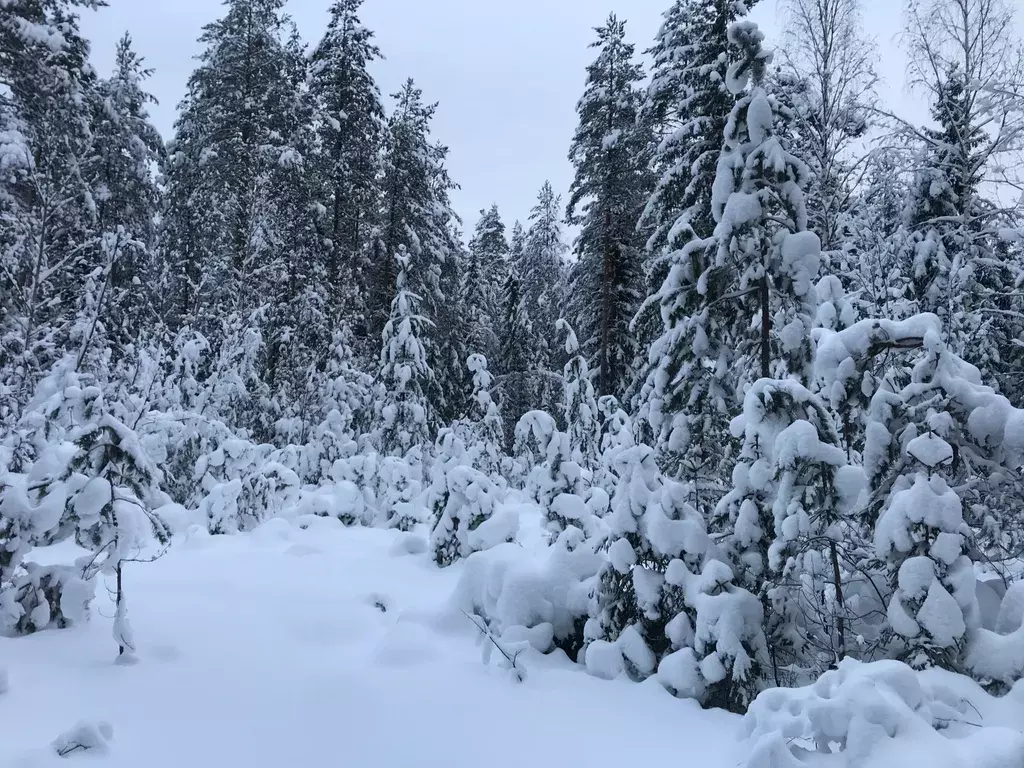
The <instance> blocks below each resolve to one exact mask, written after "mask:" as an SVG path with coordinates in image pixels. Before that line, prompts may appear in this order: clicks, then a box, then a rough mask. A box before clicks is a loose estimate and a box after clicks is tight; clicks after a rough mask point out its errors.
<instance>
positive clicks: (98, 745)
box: [50, 720, 114, 757]
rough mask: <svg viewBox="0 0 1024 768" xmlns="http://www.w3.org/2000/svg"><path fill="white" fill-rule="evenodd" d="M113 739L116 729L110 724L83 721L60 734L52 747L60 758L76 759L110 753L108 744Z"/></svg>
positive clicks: (51, 744) (52, 743)
mask: <svg viewBox="0 0 1024 768" xmlns="http://www.w3.org/2000/svg"><path fill="white" fill-rule="evenodd" d="M113 738H114V729H113V728H112V727H111V726H110V723H105V722H98V723H93V722H88V721H85V720H83V721H82V722H80V723H78V724H77V725H76V726H75V727H74V728H71V729H70V730H67V731H65V732H64V733H62V734H60V736H58V737H57V738H56V739H54V740H53V741H52V742H51V743H50V746H51V747H52V748H53V751H54V752H56V753H57V754H58V755H59V756H60V757H75V756H77V755H79V754H82V753H90V754H92V755H105V754H107V753H108V752H109V751H110V747H109V746H108V744H109V742H110V740H111V739H113Z"/></svg>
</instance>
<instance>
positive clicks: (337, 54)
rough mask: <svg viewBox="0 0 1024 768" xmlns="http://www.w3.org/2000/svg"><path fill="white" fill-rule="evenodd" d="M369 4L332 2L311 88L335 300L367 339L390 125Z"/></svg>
mask: <svg viewBox="0 0 1024 768" xmlns="http://www.w3.org/2000/svg"><path fill="white" fill-rule="evenodd" d="M361 6H362V0H335V2H333V3H332V5H331V7H330V21H329V22H328V24H327V31H326V32H325V33H324V36H323V38H321V40H320V42H319V44H318V45H317V46H316V48H315V49H314V51H313V53H312V57H311V64H310V84H309V88H310V94H311V96H312V99H313V102H314V110H315V119H316V124H317V134H318V135H317V144H318V146H317V152H316V155H315V157H314V159H313V162H314V165H315V167H316V173H317V174H318V175H319V176H320V177H321V178H320V180H319V181H320V183H321V184H322V185H323V187H322V188H323V194H324V197H323V200H322V201H321V202H322V204H323V205H324V206H325V207H326V208H327V216H328V224H327V227H326V229H327V232H328V234H329V237H330V246H329V256H328V260H327V269H326V277H327V281H328V286H329V287H330V290H331V299H332V302H331V305H332V308H334V309H335V311H337V310H338V309H341V308H344V310H345V311H346V312H348V313H349V317H351V318H352V320H351V322H352V324H353V327H354V330H355V331H356V335H357V337H358V338H359V339H360V340H363V339H365V337H366V335H367V332H368V327H367V312H368V298H369V295H370V294H369V290H370V288H371V287H372V286H373V278H374V271H375V270H376V269H377V265H376V264H374V263H373V238H374V235H375V233H376V228H377V227H378V226H379V221H378V216H379V211H380V191H381V190H380V172H381V149H382V147H383V143H384V134H385V129H386V126H385V120H384V106H383V104H382V103H381V97H380V91H379V90H378V88H377V84H376V83H375V82H374V80H373V77H372V76H371V75H370V72H369V67H370V66H372V65H373V63H374V62H375V61H377V60H379V59H380V58H382V57H381V52H380V50H379V49H378V48H377V46H376V45H375V44H374V42H373V32H371V31H370V30H369V29H367V28H366V27H365V26H363V24H362V23H361V21H360V19H359V9H360V7H361ZM392 252H393V251H392Z"/></svg>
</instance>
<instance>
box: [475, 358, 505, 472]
mask: <svg viewBox="0 0 1024 768" xmlns="http://www.w3.org/2000/svg"><path fill="white" fill-rule="evenodd" d="M466 368H467V369H468V370H469V372H470V375H471V376H472V377H473V396H472V398H470V410H469V414H468V417H469V427H470V429H469V433H470V434H469V438H470V440H469V441H468V445H469V450H470V453H471V457H472V459H473V463H474V464H475V465H476V466H477V467H478V468H479V469H480V470H481V471H482V472H483V473H484V474H485V475H487V476H488V477H496V476H498V475H499V474H500V473H501V470H502V466H501V465H502V457H503V455H504V450H505V428H504V423H503V420H502V418H501V412H500V410H499V409H498V404H497V403H495V402H494V398H492V397H491V387H492V386H493V384H494V377H493V376H491V374H490V371H488V370H487V358H485V357H484V356H483V355H470V356H469V359H468V360H467V361H466Z"/></svg>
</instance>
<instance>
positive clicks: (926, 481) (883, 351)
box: [0, 0, 1024, 765]
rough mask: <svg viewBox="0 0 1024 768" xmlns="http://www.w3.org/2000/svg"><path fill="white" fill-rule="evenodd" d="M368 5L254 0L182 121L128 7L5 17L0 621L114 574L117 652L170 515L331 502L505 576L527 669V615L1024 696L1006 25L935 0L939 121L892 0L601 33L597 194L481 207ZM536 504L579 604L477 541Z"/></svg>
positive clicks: (553, 635)
mask: <svg viewBox="0 0 1024 768" xmlns="http://www.w3.org/2000/svg"><path fill="white" fill-rule="evenodd" d="M371 1H372V0H371ZM762 1H763V2H768V0H762ZM669 2H670V0H666V3H669ZM362 4H363V0H335V1H334V2H333V3H332V5H331V7H330V14H329V23H328V24H327V26H326V28H325V29H324V30H323V34H322V37H320V39H319V40H315V41H307V40H303V39H301V38H300V36H299V34H298V32H297V30H296V28H295V26H294V24H293V23H292V22H291V21H290V19H289V17H288V15H287V8H286V7H285V2H284V0H224V2H223V4H222V8H221V10H220V18H219V19H218V20H217V21H215V22H213V23H211V24H209V25H207V26H206V27H205V28H204V29H203V32H202V37H201V38H200V43H201V46H202V53H201V55H200V56H199V58H198V60H197V61H196V64H195V68H194V71H193V72H192V74H191V76H190V77H189V79H188V84H187V91H186V95H185V97H184V99H183V100H182V101H181V103H180V104H179V105H178V113H177V114H178V116H177V121H176V123H175V126H174V134H173V136H167V137H164V136H161V135H160V133H159V131H158V130H157V129H156V128H155V127H154V125H153V123H152V122H151V120H150V117H149V113H148V109H149V107H150V104H151V102H152V97H151V96H150V94H149V92H148V91H147V79H148V77H149V76H150V75H151V74H152V73H151V72H150V70H149V69H148V68H147V65H146V61H145V58H144V57H145V51H136V50H135V48H134V47H133V43H132V40H131V39H130V37H129V36H127V35H125V37H124V38H123V39H122V40H121V42H120V44H119V45H118V47H117V56H116V66H115V67H114V69H113V71H110V72H98V71H96V70H95V69H94V68H93V66H92V65H91V64H90V53H91V52H90V44H89V42H88V40H87V39H86V38H85V37H84V36H83V34H82V32H81V31H80V29H79V26H78V25H79V17H80V15H81V14H84V13H93V12H97V13H104V12H105V11H104V10H103V8H102V6H103V5H104V3H103V2H102V0H0V635H5V636H15V635H17V636H24V635H31V634H34V633H37V632H40V631H42V630H59V631H64V630H65V629H66V628H70V627H73V626H75V625H80V624H81V623H82V622H84V621H85V620H86V618H87V617H89V616H90V612H91V608H90V606H91V605H92V603H93V601H94V600H95V599H96V592H97V585H98V584H107V585H108V588H110V589H112V590H113V594H114V598H113V604H114V606H115V611H114V615H113V617H112V619H113V625H114V638H115V641H116V645H117V652H118V654H119V655H129V656H130V655H132V654H134V652H135V639H134V635H133V632H132V625H131V623H130V622H129V620H128V610H127V596H128V595H130V594H131V593H132V586H133V578H134V576H135V574H136V573H138V572H139V571H141V570H142V569H145V568H149V567H152V566H150V565H148V564H144V563H149V561H151V560H154V559H156V558H158V557H160V556H162V555H163V554H164V553H165V552H171V553H173V551H174V549H175V547H176V542H177V540H178V539H179V538H180V536H181V534H182V533H183V528H188V527H189V526H188V525H184V524H183V523H182V521H183V520H187V521H188V522H189V524H190V525H191V526H192V527H195V526H199V527H201V528H203V529H205V531H206V532H207V533H208V534H210V535H212V536H213V537H222V536H223V537H227V536H236V535H239V536H240V535H244V534H246V532H251V531H253V530H254V529H256V528H258V527H259V526H260V525H261V524H264V523H265V522H266V521H268V520H271V519H274V518H277V517H285V518H294V517H295V516H296V515H307V516H309V515H312V516H319V517H327V518H336V519H337V520H340V521H341V523H343V524H344V525H345V526H350V527H370V528H386V529H398V531H401V532H403V533H409V534H410V535H412V534H414V533H418V534H421V535H422V536H423V537H424V544H423V548H424V549H423V554H424V556H425V557H429V558H430V560H431V561H432V562H433V563H434V566H433V567H435V568H441V569H446V568H449V567H453V566H457V567H460V568H461V567H464V568H465V569H466V570H465V571H464V574H466V577H467V578H468V577H469V574H471V573H476V574H477V577H478V578H479V579H480V580H481V581H480V582H479V584H478V585H477V586H479V590H480V594H479V595H477V596H476V597H474V598H473V599H472V601H471V602H472V605H473V611H475V615H477V616H478V617H479V618H480V619H481V621H486V627H485V629H482V630H481V631H482V632H485V634H487V636H488V637H493V638H495V639H494V643H495V645H496V646H498V647H499V650H500V648H501V646H499V643H500V642H502V641H501V640H500V637H501V635H502V632H503V631H505V630H508V629H510V627H512V625H513V624H514V625H516V627H518V629H517V630H516V631H517V632H518V634H517V635H516V636H517V637H519V636H522V637H528V638H529V642H530V643H532V645H533V646H534V647H535V648H536V650H538V651H540V652H541V653H553V652H556V651H557V652H561V653H564V654H565V655H566V656H567V657H568V658H569V659H571V660H572V661H573V662H575V663H577V664H579V665H581V666H583V667H584V668H585V669H586V670H587V671H588V672H590V673H591V674H592V675H595V676H597V677H606V678H607V677H616V676H625V677H627V678H629V679H631V680H636V681H641V680H646V679H648V678H654V679H656V680H658V681H659V682H660V683H661V684H662V685H663V687H664V688H665V689H666V690H667V691H669V693H671V694H672V695H673V696H676V697H679V698H688V699H695V700H697V701H698V702H699V703H700V704H701V705H702V706H704V707H707V708H721V709H726V710H729V711H732V712H738V713H743V712H746V711H747V709H748V708H749V707H750V706H751V703H752V702H754V701H755V699H758V696H759V694H763V693H764V692H766V691H768V690H769V689H776V688H793V687H797V686H803V685H807V684H810V683H813V682H814V681H815V680H818V679H820V678H822V676H823V675H829V674H834V671H835V670H836V668H837V666H838V667H840V669H842V668H843V667H842V665H843V664H844V663H845V661H846V660H848V659H853V660H856V661H858V662H864V663H870V662H895V661H898V662H902V663H904V664H906V665H908V666H909V667H910V668H911V669H913V670H930V669H934V668H938V669H942V670H948V671H949V672H952V673H956V674H959V675H964V676H967V677H969V678H972V679H973V680H974V681H976V682H977V683H978V684H980V685H981V686H982V687H984V688H985V690H987V691H988V692H990V693H992V694H997V695H998V694H1003V693H1006V692H1007V691H1009V690H1010V689H1011V688H1012V687H1013V685H1014V683H1016V682H1017V681H1018V680H1020V679H1021V678H1022V677H1024V627H1022V621H1024V580H1022V579H1024V517H1022V515H1021V509H1022V508H1024V476H1022V474H1021V466H1022V464H1024V286H1022V284H1024V173H1022V171H1024V43H1022V40H1021V38H1020V35H1019V34H1018V32H1017V30H1019V29H1020V28H1021V27H1019V26H1017V25H1018V24H1019V23H1020V20H1019V19H1016V18H1015V17H1014V3H1013V2H1012V1H1011V0H907V4H906V6H905V7H903V8H902V9H901V10H900V12H901V13H903V18H904V24H905V30H904V33H903V35H902V37H901V43H902V45H903V47H904V49H905V51H906V54H907V60H908V62H909V66H908V70H907V72H906V77H907V79H908V86H909V87H910V88H912V89H913V91H914V93H916V94H917V95H918V96H919V97H920V98H922V99H925V100H926V101H927V102H928V105H929V108H930V120H929V122H928V123H927V124H926V125H915V124H912V123H910V122H907V121H906V120H904V119H901V118H900V117H899V116H898V115H897V114H896V111H895V110H894V109H893V107H892V105H888V104H885V103H883V102H882V101H881V100H880V99H879V98H878V97H877V95H876V86H877V84H878V82H879V80H878V77H879V75H878V73H877V72H876V66H877V60H876V58H877V57H876V55H875V53H874V49H873V46H872V42H871V40H870V39H869V38H868V36H867V35H866V33H865V32H864V29H863V24H862V19H861V14H862V8H861V5H860V0H782V2H781V5H780V13H783V14H784V15H785V19H786V23H785V25H784V26H785V29H786V32H785V37H784V39H781V40H766V39H765V36H764V34H763V33H762V32H761V31H760V30H759V29H758V27H757V25H756V24H755V23H754V22H752V21H751V20H750V18H749V16H748V14H749V10H750V5H751V3H747V4H744V2H742V0H675V2H674V3H672V4H671V6H670V7H669V8H667V9H666V10H665V12H664V16H663V20H662V24H661V28H660V32H659V33H658V36H657V38H656V39H655V40H653V41H642V42H641V43H640V44H636V43H634V42H631V41H630V38H629V35H628V28H627V24H626V22H625V21H624V20H623V19H620V18H617V17H616V16H615V15H614V14H613V15H610V16H609V17H608V18H607V21H606V22H605V23H604V24H603V25H602V26H600V27H599V28H597V29H595V30H594V32H593V43H592V63H591V64H590V65H589V66H588V68H587V71H586V85H585V89H584V90H583V92H582V93H581V94H580V96H579V101H578V103H577V104H576V112H577V114H578V127H577V129H576V131H575V134H574V135H573V136H572V137H570V138H571V141H569V143H568V144H567V147H566V150H567V152H568V157H569V159H570V160H571V162H572V165H573V168H574V170H575V177H574V180H573V182H572V185H571V187H570V188H569V189H568V190H565V191H564V194H563V193H562V191H560V190H556V189H554V188H553V187H552V185H551V184H550V183H546V182H544V180H543V179H538V180H537V185H538V187H539V192H538V194H537V197H536V201H535V204H534V205H533V207H532V211H531V213H530V215H529V218H528V220H527V221H522V222H520V221H515V222H508V221H505V220H503V218H502V214H501V211H499V210H498V207H497V206H493V207H491V208H489V209H487V210H483V211H480V214H479V218H478V219H477V220H476V221H474V222H463V221H462V220H460V218H459V216H458V215H457V214H456V212H455V211H454V209H453V206H452V203H451V200H450V194H451V192H452V191H453V190H454V189H455V188H456V184H457V181H458V180H457V179H453V178H451V176H450V175H449V173H448V170H447V168H446V159H447V156H448V152H449V150H448V148H447V147H446V146H444V145H443V144H442V143H440V142H439V141H438V140H437V139H436V138H435V137H434V136H433V135H432V132H431V123H432V119H433V117H434V115H435V110H436V109H437V108H438V105H437V104H435V103H433V102H432V101H431V99H430V96H429V94H425V93H424V92H423V91H422V90H421V89H420V87H419V86H418V85H417V83H416V81H415V80H414V79H411V78H410V79H409V80H408V81H407V82H406V83H405V84H404V85H403V86H402V87H401V89H400V90H399V91H398V92H397V93H395V94H390V95H386V94H382V93H381V91H380V89H379V87H378V85H377V83H376V82H375V80H374V78H373V76H372V75H371V72H372V70H373V67H374V64H375V62H376V61H378V60H379V59H380V57H381V56H382V51H381V50H379V48H378V47H377V44H376V42H375V36H374V33H373V31H372V30H370V29H368V28H367V27H366V26H364V25H363V24H362V22H361V21H360V18H359V15H360V9H361V6H362ZM892 12H893V13H895V12H896V9H895V8H894V9H892ZM385 53H386V52H385ZM412 74H415V73H412ZM526 108H528V105H527V106H526ZM495 183H496V184H499V183H500V180H495ZM510 500H514V501H515V502H516V504H520V503H528V504H530V505H533V507H534V508H535V509H537V510H539V514H540V516H541V520H542V526H543V531H544V535H545V537H546V541H547V542H548V545H549V547H550V552H551V557H552V558H555V557H556V556H557V558H558V559H557V567H555V566H554V565H552V566H551V567H550V568H548V569H547V570H544V571H543V574H544V578H543V579H541V581H543V582H544V584H543V587H540V586H538V587H537V589H538V590H541V589H542V590H546V591H544V594H545V595H547V596H548V598H549V601H548V603H546V605H548V608H545V609H544V610H545V611H548V615H544V616H541V615H540V614H538V615H533V614H531V615H530V616H526V617H525V618H524V617H523V616H522V615H520V614H515V616H512V615H511V614H510V613H509V609H508V601H506V602H504V603H503V601H502V589H504V587H501V586H500V585H501V584H505V586H506V587H507V588H508V589H509V590H512V589H515V588H516V587H515V585H514V584H512V583H511V582H509V583H505V582H501V578H500V577H499V575H497V572H492V571H486V568H485V566H486V564H487V562H489V561H488V560H487V558H486V556H484V555H481V554H478V553H484V554H486V553H487V552H488V551H489V550H493V549H495V548H501V547H503V546H504V545H507V544H508V543H510V542H512V543H514V542H516V540H517V535H518V533H519V531H520V529H521V526H522V521H521V519H520V514H519V512H517V511H516V510H517V509H519V507H517V506H515V505H513V504H511V501H510ZM72 543H73V544H74V547H70V546H69V545H70V544H72ZM501 551H506V550H504V549H502V550H501ZM46 552H51V553H58V552H59V553H65V554H66V553H67V552H73V553H74V556H73V557H70V558H65V559H63V560H60V559H59V558H57V561H55V558H54V557H52V556H48V557H42V558H40V557H38V556H37V555H38V554H39V553H46ZM129 564H130V566H131V567H128V566H129ZM474 564H475V565H474ZM474 567H476V568H477V570H476V571H473V568H474ZM485 571H486V573H485ZM487 574H489V575H487ZM485 582H486V584H488V585H490V586H488V587H486V588H485V587H484V584H485ZM115 583H116V586H110V585H113V584H115ZM496 584H497V585H499V586H497V587H496V586H495V585H496ZM982 586H985V588H986V589H987V590H988V591H987V592H986V593H985V594H986V595H989V594H990V595H995V596H996V597H995V599H996V602H995V605H994V606H993V605H989V604H987V603H983V602H982V603H980V602H979V595H980V594H981V593H980V591H979V590H981V587H982ZM495 589H497V592H495ZM503 606H504V607H503ZM551 606H554V607H553V608H552V607H551ZM381 610H384V609H383V608H382V609H381ZM513 613H515V612H514V611H513ZM541 613H543V611H542V612H541ZM467 615H469V614H468V613H467ZM110 618H111V617H109V616H108V617H107V619H104V618H102V617H99V616H95V615H93V616H92V618H91V619H89V620H90V621H106V620H109V619H110ZM540 625H544V626H545V627H546V628H547V629H545V630H544V631H538V627H539V626H540ZM480 626H484V625H483V624H481V625H480ZM524 627H525V628H524ZM513 634H515V633H513ZM511 636H512V634H509V635H507V637H506V642H511V641H509V640H507V638H508V637H511ZM17 642H21V639H20V638H19V640H18V641H17ZM4 647H6V646H4ZM508 658H509V660H510V661H511V662H512V666H513V667H515V661H514V657H513V656H512V655H509V656H508ZM0 661H2V659H0ZM0 682H2V681H0ZM2 687H3V686H2V685H0V692H2ZM1018 691H1019V688H1018ZM773 765H774V764H773ZM779 765H782V764H781V763H780V764H779Z"/></svg>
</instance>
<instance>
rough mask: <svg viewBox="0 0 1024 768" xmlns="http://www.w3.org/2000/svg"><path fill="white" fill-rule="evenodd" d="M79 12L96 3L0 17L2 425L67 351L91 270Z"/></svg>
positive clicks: (25, 9) (30, 6)
mask: <svg viewBox="0 0 1024 768" xmlns="http://www.w3.org/2000/svg"><path fill="white" fill-rule="evenodd" d="M80 7H84V8H87V9H92V8H97V7H99V3H98V2H94V1H93V0H83V2H76V1H75V0H46V1H45V2H30V3H26V2H18V3H13V4H12V3H8V4H6V5H5V7H4V11H3V13H2V14H0V82H3V83H4V88H3V89H2V90H3V92H2V93H0V130H2V131H3V136H4V138H3V157H4V174H3V177H2V178H0V222H2V226H0V400H3V401H4V404H3V406H0V411H8V414H7V415H8V417H13V416H14V415H15V414H16V413H17V412H18V411H19V410H20V407H21V406H23V405H24V404H25V402H27V400H28V398H29V397H30V396H31V394H32V391H33V389H34V386H35V384H36V382H37V381H38V380H39V378H40V377H41V376H42V375H43V373H44V372H45V371H48V370H49V369H50V368H51V367H52V365H53V364H54V363H55V362H56V361H57V360H58V359H59V358H60V357H61V356H62V353H63V350H64V349H65V348H66V347H67V346H68V345H69V343H70V340H69V338H68V335H69V330H70V329H72V328H74V327H75V315H76V314H77V313H78V312H79V310H80V309H81V304H82V301H81V300H82V291H81V288H82V286H83V284H84V283H85V282H86V279H87V276H88V275H90V274H93V273H94V271H95V270H97V269H98V268H101V263H100V262H101V260H102V255H101V252H100V249H99V248H98V247H97V245H98V243H99V238H98V233H97V231H96V228H95V218H94V215H93V213H94V211H95V198H94V195H93V189H92V187H91V184H90V177H91V172H92V169H93V168H94V167H95V162H94V159H95V158H94V152H93V136H92V124H91V122H92V121H91V117H92V110H93V108H94V106H95V105H96V104H97V103H98V95H97V85H98V81H97V78H96V74H95V72H94V71H93V69H92V67H91V66H90V65H89V63H88V55H89V45H88V43H87V42H86V40H85V39H84V38H83V37H82V35H81V33H80V31H79V28H78V17H77V15H76V13H75V11H76V9H77V8H80ZM8 409H9V410H8Z"/></svg>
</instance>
